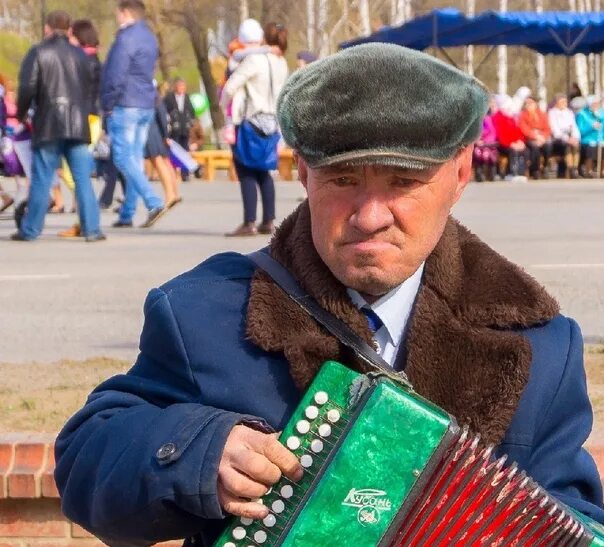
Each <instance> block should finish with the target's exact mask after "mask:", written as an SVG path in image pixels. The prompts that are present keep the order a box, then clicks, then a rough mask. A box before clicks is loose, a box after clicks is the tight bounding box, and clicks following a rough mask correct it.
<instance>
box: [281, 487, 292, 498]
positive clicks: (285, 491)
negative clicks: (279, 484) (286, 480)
mask: <svg viewBox="0 0 604 547" xmlns="http://www.w3.org/2000/svg"><path fill="white" fill-rule="evenodd" d="M293 495H294V489H293V488H292V487H291V486H290V485H289V484H286V485H285V486H284V487H283V488H281V497H282V498H283V499H286V500H288V499H289V498H291V497H292V496H293Z"/></svg>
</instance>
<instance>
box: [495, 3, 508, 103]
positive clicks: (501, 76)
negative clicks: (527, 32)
mask: <svg viewBox="0 0 604 547" xmlns="http://www.w3.org/2000/svg"><path fill="white" fill-rule="evenodd" d="M507 10H508V1H507V0H499V11H500V12H501V13H505V12H506V11H507ZM497 92H498V93H499V94H500V95H504V94H506V93H507V92H508V48H507V46H497Z"/></svg>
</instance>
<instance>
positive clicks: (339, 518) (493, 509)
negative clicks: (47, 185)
mask: <svg viewBox="0 0 604 547" xmlns="http://www.w3.org/2000/svg"><path fill="white" fill-rule="evenodd" d="M280 441H281V442H282V443H284V444H285V445H286V446H287V447H288V448H289V449H290V450H291V451H292V452H293V453H294V454H296V455H297V456H298V458H299V459H300V462H301V464H302V466H303V467H304V468H305V473H304V478H303V479H302V480H301V481H300V482H298V483H292V482H290V481H289V480H287V479H286V478H282V479H281V481H280V482H279V483H277V484H276V485H275V486H274V487H273V488H272V490H271V491H270V492H269V493H268V494H266V495H265V496H264V498H263V499H262V502H263V503H264V504H265V505H267V507H268V508H269V510H270V513H269V515H268V516H267V517H266V518H265V519H264V520H262V521H252V520H251V519H245V518H241V519H235V518H233V519H232V521H231V522H230V523H229V525H228V526H227V528H226V529H225V531H224V533H223V534H222V535H221V537H220V538H219V539H218V541H217V542H216V543H215V547H252V546H253V547H261V546H270V547H273V546H291V547H294V546H295V547H311V546H312V547H317V546H321V547H323V546H325V547H327V546H343V545H354V546H355V547H373V546H380V547H386V546H393V547H396V546H414V547H415V546H418V547H419V546H430V547H432V546H448V545H464V546H484V545H497V546H500V545H510V546H516V545H518V546H528V545H530V546H533V545H535V546H554V545H555V546H571V545H576V546H603V547H604V529H603V528H602V527H600V525H599V524H597V523H595V522H594V521H591V520H590V519H588V518H587V517H585V516H583V515H579V514H576V513H574V512H573V511H571V510H570V509H569V508H567V507H566V506H564V505H562V504H561V503H560V502H558V501H556V500H555V499H554V498H553V497H551V496H549V495H548V494H547V492H545V491H544V490H543V489H541V488H540V487H539V486H538V485H537V484H536V483H535V482H534V481H532V480H531V479H530V478H529V477H527V476H526V475H525V474H524V473H522V472H520V471H519V470H518V469H517V467H516V466H515V465H513V464H512V465H509V466H506V465H505V458H501V459H499V460H496V459H495V458H494V457H493V456H492V448H491V447H484V446H481V445H480V442H479V439H478V438H477V437H474V436H472V435H470V434H469V433H468V431H467V429H461V428H459V427H458V425H457V423H456V422H455V420H454V418H452V417H451V416H449V415H448V414H447V413H446V412H444V411H443V410H441V409H439V408H438V407H436V406H435V405H433V404H431V403H430V402H428V401H426V400H425V399H423V398H421V397H419V396H418V395H416V394H414V393H410V392H409V391H408V390H407V389H405V388H404V387H403V386H402V385H397V384H395V383H394V382H392V381H391V380H389V379H386V378H380V377H375V378H370V377H368V376H363V375H360V374H358V373H356V372H354V371H352V370H350V369H348V368H346V367H344V366H343V365H341V364H339V363H336V362H333V361H332V362H328V363H325V364H324V365H323V367H322V368H321V371H320V372H319V374H318V375H317V377H316V378H315V380H314V382H313V384H312V385H311V387H310V388H309V390H308V391H307V392H306V394H305V395H304V397H303V399H302V401H301V403H300V405H299V406H298V408H297V409H296V411H295V412H294V414H293V415H292V417H291V419H290V421H289V422H288V424H287V426H286V428H285V429H284V431H283V433H282V434H281V437H280Z"/></svg>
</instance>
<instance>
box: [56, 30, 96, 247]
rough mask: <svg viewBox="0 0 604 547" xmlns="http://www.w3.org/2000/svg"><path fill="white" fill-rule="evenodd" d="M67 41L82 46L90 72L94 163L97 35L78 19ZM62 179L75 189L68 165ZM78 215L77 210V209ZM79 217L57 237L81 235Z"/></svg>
mask: <svg viewBox="0 0 604 547" xmlns="http://www.w3.org/2000/svg"><path fill="white" fill-rule="evenodd" d="M69 41H70V43H71V44H72V45H73V46H75V47H79V48H82V50H83V51H84V53H85V54H86V60H87V61H88V65H89V68H90V73H91V77H92V80H91V85H90V88H89V96H88V125H89V127H90V140H91V145H90V151H91V153H92V154H93V157H92V162H93V164H94V163H95V158H94V153H93V150H94V147H95V146H96V144H97V143H98V141H99V139H100V137H101V119H100V117H99V86H100V84H101V61H100V60H99V56H98V48H99V43H100V42H99V35H98V32H97V30H96V28H95V26H94V24H93V23H92V21H90V20H89V19H78V20H77V21H74V22H73V24H72V25H71V31H70V33H69ZM62 175H63V180H64V181H65V184H66V185H67V187H68V188H69V189H70V190H71V191H72V192H73V191H75V181H74V180H73V177H72V175H71V171H70V170H69V166H68V165H63V169H62ZM78 215H79V211H78ZM81 222H82V221H81V219H79V222H76V223H75V224H73V226H71V227H70V228H67V230H64V231H62V232H59V237H64V238H72V237H80V236H81V235H82V227H81Z"/></svg>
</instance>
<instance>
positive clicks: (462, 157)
mask: <svg viewBox="0 0 604 547" xmlns="http://www.w3.org/2000/svg"><path fill="white" fill-rule="evenodd" d="M473 153H474V145H473V144H470V145H469V146H466V147H465V148H464V149H462V150H461V151H460V152H459V154H458V155H457V158H456V159H457V186H456V188H455V203H457V201H458V200H459V198H460V197H461V195H462V194H463V191H464V190H465V188H466V186H467V185H468V182H470V179H471V178H472V155H473Z"/></svg>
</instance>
